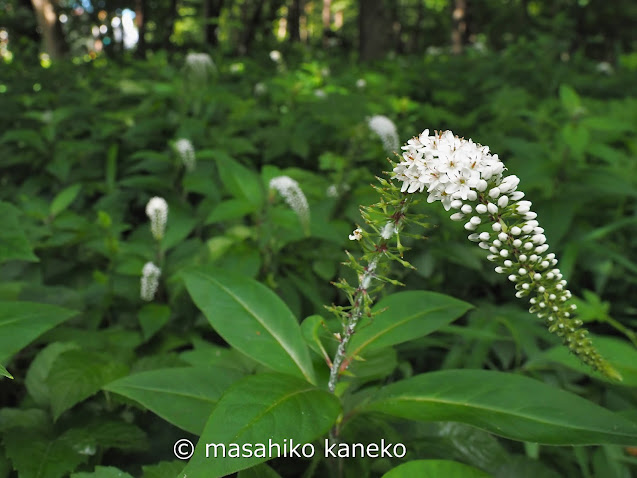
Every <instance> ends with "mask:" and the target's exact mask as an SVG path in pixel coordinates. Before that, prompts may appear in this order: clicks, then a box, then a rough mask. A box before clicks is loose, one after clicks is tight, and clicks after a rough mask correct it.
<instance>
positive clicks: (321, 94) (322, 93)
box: [314, 88, 327, 98]
mask: <svg viewBox="0 0 637 478" xmlns="http://www.w3.org/2000/svg"><path fill="white" fill-rule="evenodd" d="M314 96H316V97H317V98H326V97H327V93H325V90H322V89H321V88H317V89H316V90H314Z"/></svg>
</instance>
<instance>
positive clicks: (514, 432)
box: [361, 370, 637, 445]
mask: <svg viewBox="0 0 637 478" xmlns="http://www.w3.org/2000/svg"><path fill="white" fill-rule="evenodd" d="M361 409H362V411H376V412H382V413H386V414H388V415H392V416H397V417H401V418H407V419H411V420H421V421H441V420H447V421H454V422H461V423H466V424H469V425H473V426H475V427H478V428H482V429H485V430H487V431H489V432H491V433H494V434H496V435H500V436H503V437H506V438H511V439H513V440H521V441H531V442H537V443H545V444H549V445H594V444H599V443H612V444H623V445H631V444H634V443H635V441H636V440H637V424H636V423H632V422H629V421H627V420H625V419H623V418H620V417H619V416H618V415H616V414H614V413H612V412H610V411H608V410H606V409H604V408H602V407H600V406H598V405H595V404H594V403H592V402H589V401H587V400H585V399H583V398H581V397H578V396H577V395H574V394H572V393H569V392H566V391H564V390H560V389H558V388H555V387H552V386H549V385H546V384H544V383H542V382H539V381H536V380H533V379H530V378H527V377H522V376H518V375H513V374H507V373H502V372H492V371H486V370H447V371H442V372H433V373H427V374H422V375H418V376H415V377H413V378H409V379H407V380H403V381H400V382H396V383H393V384H391V385H389V386H387V387H385V388H384V389H382V390H381V391H380V392H379V393H378V394H377V395H376V397H375V398H374V399H373V400H372V401H371V402H369V403H368V404H366V405H363V407H362V408H361Z"/></svg>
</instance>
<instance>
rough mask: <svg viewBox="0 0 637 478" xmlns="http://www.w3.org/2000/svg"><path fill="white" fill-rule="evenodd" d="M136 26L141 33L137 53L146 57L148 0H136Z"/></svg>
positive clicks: (141, 56)
mask: <svg viewBox="0 0 637 478" xmlns="http://www.w3.org/2000/svg"><path fill="white" fill-rule="evenodd" d="M135 26H137V32H138V33H139V39H138V40H137V50H136V54H137V56H138V57H140V58H144V57H145V56H146V0H135Z"/></svg>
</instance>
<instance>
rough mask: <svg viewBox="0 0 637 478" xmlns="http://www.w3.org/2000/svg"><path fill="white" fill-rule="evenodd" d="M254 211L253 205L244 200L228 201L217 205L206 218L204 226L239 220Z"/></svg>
mask: <svg viewBox="0 0 637 478" xmlns="http://www.w3.org/2000/svg"><path fill="white" fill-rule="evenodd" d="M255 210H256V207H255V205H254V204H253V203H251V202H249V201H247V200H245V199H228V200H227V201H223V202H220V203H219V204H217V206H216V207H215V208H214V209H213V210H212V212H211V213H210V214H209V215H208V217H207V218H206V221H205V224H213V223H215V222H221V221H227V220H229V219H239V218H242V217H243V216H245V215H247V214H250V213H251V212H254V211H255Z"/></svg>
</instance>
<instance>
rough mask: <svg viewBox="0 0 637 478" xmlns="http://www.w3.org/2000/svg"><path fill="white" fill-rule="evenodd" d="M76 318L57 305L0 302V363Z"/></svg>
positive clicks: (72, 313) (71, 312)
mask: <svg viewBox="0 0 637 478" xmlns="http://www.w3.org/2000/svg"><path fill="white" fill-rule="evenodd" d="M75 314H76V312H75V311H73V310H69V309H63V308H62V307H57V306H55V305H48V304H37V303H34V302H0V363H3V362H6V361H7V360H8V359H9V358H11V357H12V356H13V354H15V353H16V352H18V351H19V350H21V349H22V348H24V347H26V346H27V345H28V344H29V343H31V342H32V341H34V340H35V339H36V338H38V337H39V336H40V335H42V334H43V333H44V332H46V331H47V330H49V329H52V328H53V327H55V326H56V325H58V324H61V323H62V322H64V321H65V320H67V319H68V318H70V317H72V316H74V315H75Z"/></svg>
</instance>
